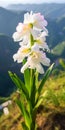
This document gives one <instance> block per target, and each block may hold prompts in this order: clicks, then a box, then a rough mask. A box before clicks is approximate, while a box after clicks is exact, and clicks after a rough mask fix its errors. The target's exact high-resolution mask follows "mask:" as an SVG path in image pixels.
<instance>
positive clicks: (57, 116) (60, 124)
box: [37, 111, 65, 130]
mask: <svg viewBox="0 0 65 130" xmlns="http://www.w3.org/2000/svg"><path fill="white" fill-rule="evenodd" d="M37 124H38V129H37V130H65V113H62V112H56V111H54V112H53V111H52V112H48V113H47V115H46V114H45V115H44V114H42V113H38V115H37Z"/></svg>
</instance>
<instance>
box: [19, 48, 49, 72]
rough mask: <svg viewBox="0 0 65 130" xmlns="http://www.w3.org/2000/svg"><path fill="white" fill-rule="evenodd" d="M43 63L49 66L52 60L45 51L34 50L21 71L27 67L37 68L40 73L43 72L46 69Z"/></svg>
mask: <svg viewBox="0 0 65 130" xmlns="http://www.w3.org/2000/svg"><path fill="white" fill-rule="evenodd" d="M42 65H45V66H49V65H50V60H49V59H48V58H47V57H46V55H45V53H43V51H33V52H32V54H31V55H30V56H29V57H28V59H27V62H26V64H25V65H24V66H23V67H22V68H21V72H22V73H24V70H25V69H27V68H31V69H36V70H37V71H38V72H39V73H41V74H43V73H44V69H43V67H42Z"/></svg>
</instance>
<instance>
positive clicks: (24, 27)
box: [13, 23, 32, 41]
mask: <svg viewBox="0 0 65 130" xmlns="http://www.w3.org/2000/svg"><path fill="white" fill-rule="evenodd" d="M31 28H32V27H31V25H30V24H23V23H19V24H18V26H17V27H16V32H15V33H14V34H13V39H14V41H21V40H22V39H23V37H24V36H26V35H27V36H28V35H29V34H30V32H31Z"/></svg>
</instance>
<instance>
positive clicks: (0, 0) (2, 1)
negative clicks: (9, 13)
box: [0, 0, 65, 7]
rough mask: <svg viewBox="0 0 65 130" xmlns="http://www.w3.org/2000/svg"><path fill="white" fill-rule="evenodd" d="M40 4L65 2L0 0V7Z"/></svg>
mask: <svg viewBox="0 0 65 130" xmlns="http://www.w3.org/2000/svg"><path fill="white" fill-rule="evenodd" d="M41 3H65V0H56V1H55V0H37V1H35V0H33V1H32V0H31V1H30V0H22V1H21V0H17V1H16V0H0V6H2V7H6V6H8V5H10V4H41Z"/></svg>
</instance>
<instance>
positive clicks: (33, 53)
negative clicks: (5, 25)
mask: <svg viewBox="0 0 65 130" xmlns="http://www.w3.org/2000/svg"><path fill="white" fill-rule="evenodd" d="M46 26H47V21H46V20H45V19H44V16H43V15H41V14H40V13H33V12H32V11H31V12H30V13H26V14H25V15H24V21H23V23H19V24H18V26H17V27H16V32H15V33H14V34H13V38H14V41H19V45H20V48H19V50H18V51H17V53H16V54H14V55H13V58H14V61H17V62H18V63H21V62H23V60H24V59H26V63H25V64H24V65H23V66H22V68H21V72H22V73H24V71H25V69H27V68H31V69H36V70H37V72H39V73H41V74H43V73H44V69H43V65H45V66H49V65H50V60H49V58H47V57H46V54H45V50H49V48H48V45H47V43H46V36H47V35H48V30H47V29H46Z"/></svg>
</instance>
